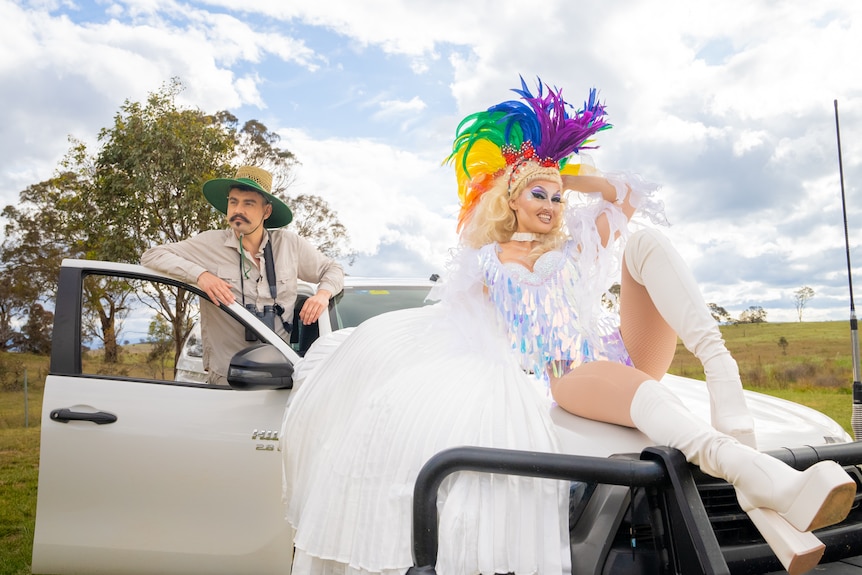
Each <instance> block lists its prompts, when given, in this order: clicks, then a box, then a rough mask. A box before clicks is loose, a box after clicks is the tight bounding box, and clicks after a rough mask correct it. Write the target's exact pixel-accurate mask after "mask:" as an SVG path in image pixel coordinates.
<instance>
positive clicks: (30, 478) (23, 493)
mask: <svg viewBox="0 0 862 575" xmlns="http://www.w3.org/2000/svg"><path fill="white" fill-rule="evenodd" d="M722 332H723V333H724V336H725V340H726V341H727V346H728V348H729V349H730V350H731V352H732V353H733V355H734V356H735V357H736V359H737V361H738V363H739V366H740V372H741V373H742V377H743V382H744V384H745V387H746V388H747V389H751V390H755V391H759V392H762V393H767V394H770V395H775V396H778V397H781V398H784V399H789V400H791V401H795V402H798V403H801V404H804V405H808V406H810V407H813V408H815V409H817V410H819V411H822V412H823V413H826V414H827V415H829V416H830V417H832V418H833V419H835V420H836V421H837V422H838V423H840V424H841V425H842V426H843V427H844V428H845V429H846V430H847V431H848V432H851V428H850V415H851V409H852V395H851V385H852V381H853V361H852V359H853V358H852V350H851V344H850V328H849V325H848V323H846V322H811V323H809V322H802V323H763V324H747V325H735V326H725V327H722ZM145 351H146V350H144V349H134V348H133V347H130V348H129V349H126V350H125V358H126V361H127V362H128V364H129V365H132V364H137V365H140V364H141V361H140V358H137V359H136V358H134V355H135V354H138V353H145ZM88 361H93V362H98V359H97V358H96V357H91V358H90V359H88ZM24 368H26V371H27V378H28V388H29V393H28V397H27V404H28V411H29V427H25V421H26V419H25V413H24V403H25V402H24V393H23V378H22V374H23V369H24ZM47 369H48V360H47V358H44V357H36V356H26V355H18V354H3V353H0V389H2V390H4V391H0V575H26V574H29V573H30V556H31V553H32V545H33V530H34V525H35V519H36V486H37V478H38V468H39V419H40V416H41V409H42V389H43V387H44V382H45V375H46V373H47ZM119 369H120V370H125V369H127V368H126V367H124V366H120V368H119ZM95 371H101V370H98V369H97V370H95ZM671 373H674V374H676V375H683V376H687V377H694V378H697V379H703V370H702V369H701V368H700V363H699V362H698V361H697V360H696V359H695V358H694V357H693V356H692V355H691V354H690V353H689V352H688V351H686V350H685V349H684V348H683V347H682V345H679V346H678V348H677V355H676V358H675V360H674V363H673V366H672V368H671ZM851 434H852V432H851Z"/></svg>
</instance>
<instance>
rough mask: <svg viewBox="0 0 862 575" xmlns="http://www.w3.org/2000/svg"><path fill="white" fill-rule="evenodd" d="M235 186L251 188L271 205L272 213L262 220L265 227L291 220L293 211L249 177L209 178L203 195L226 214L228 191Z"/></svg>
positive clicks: (275, 225) (286, 222)
mask: <svg viewBox="0 0 862 575" xmlns="http://www.w3.org/2000/svg"><path fill="white" fill-rule="evenodd" d="M237 187H243V188H252V189H253V190H254V191H256V192H260V193H261V194H263V197H265V198H266V199H267V200H268V201H269V203H270V204H271V205H272V213H271V214H270V215H269V217H268V218H266V220H264V222H263V226H264V227H265V228H268V229H273V228H281V227H284V226H286V225H287V224H289V223H290V222H291V221H293V212H291V211H290V208H288V207H287V204H285V203H284V202H283V201H281V200H280V199H279V198H278V197H276V196H274V195H272V194H270V193H269V192H267V191H266V190H264V189H263V188H261V187H260V184H258V183H257V182H255V181H254V180H251V179H247V178H239V179H236V180H235V179H232V178H216V179H214V180H209V181H207V182H206V183H204V197H205V198H206V200H207V201H208V202H209V203H210V205H211V206H212V207H214V208H215V209H217V210H218V211H220V212H221V213H223V214H227V195H228V192H230V191H231V189H232V188H237Z"/></svg>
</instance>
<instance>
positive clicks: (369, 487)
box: [281, 304, 570, 575]
mask: <svg viewBox="0 0 862 575" xmlns="http://www.w3.org/2000/svg"><path fill="white" fill-rule="evenodd" d="M479 308H480V309H479V311H478V312H477V308H476V306H472V307H471V308H470V309H471V312H470V313H471V314H472V315H474V316H476V315H483V314H484V315H485V317H484V318H481V320H480V319H479V318H477V317H471V318H466V317H460V318H459V319H460V321H454V320H453V313H456V312H455V311H454V310H453V309H451V308H448V307H447V306H446V305H445V304H436V305H432V306H427V307H424V308H418V309H410V310H403V311H398V312H392V313H388V314H385V315H382V316H378V317H376V318H372V319H370V320H368V321H366V322H365V323H363V324H362V325H360V326H359V327H358V328H356V329H355V330H354V331H353V332H352V333H351V334H350V335H349V336H348V337H347V338H345V339H344V341H343V343H341V344H340V345H338V346H337V347H336V346H334V345H332V342H325V343H324V349H323V350H315V349H314V348H312V350H310V352H309V356H310V357H308V359H310V360H311V361H310V362H309V366H306V367H307V371H306V372H305V374H304V379H303V381H302V383H301V386H300V387H299V391H298V392H297V393H296V395H295V396H294V398H293V399H292V401H291V404H290V406H289V407H288V410H287V411H286V414H285V420H284V425H283V429H282V435H281V437H282V440H281V441H282V452H283V458H284V499H285V503H286V505H287V520H288V521H289V522H290V523H291V524H292V525H293V526H294V528H295V529H296V540H295V545H296V552H295V561H294V567H293V573H295V574H296V573H302V574H306V573H308V574H315V575H329V574H333V575H334V574H339V575H342V574H352V575H364V574H370V573H385V574H395V573H404V572H405V571H406V570H407V569H408V568H409V567H410V566H411V565H412V564H413V558H412V538H411V537H412V525H411V519H412V495H413V486H414V482H415V479H416V476H417V475H418V473H419V470H420V469H421V467H422V465H424V464H425V462H426V461H427V460H428V459H429V458H430V457H431V456H433V455H434V454H436V453H438V452H440V451H442V450H444V449H447V448H450V447H457V446H465V445H470V446H482V447H500V448H506V449H523V450H530V451H544V452H559V447H558V442H557V438H556V435H555V431H554V425H553V423H552V422H551V420H550V417H549V415H548V410H549V408H550V406H551V400H550V399H549V398H548V397H547V395H546V393H545V390H544V387H543V386H542V385H541V384H540V383H538V382H537V381H536V380H534V379H532V378H530V377H529V376H527V375H526V374H525V373H524V372H523V371H522V370H521V369H520V368H519V366H518V363H517V360H516V358H515V357H514V355H513V354H512V352H511V348H510V347H509V344H508V342H507V341H506V338H505V336H504V335H503V334H502V333H500V331H499V330H496V329H494V327H493V326H494V325H495V324H494V317H493V313H494V312H493V309H492V308H491V307H490V305H489V304H486V305H484V307H483V306H482V305H481V304H480V305H479ZM333 348H334V350H333V351H331V353H329V351H328V350H332V349H333ZM322 354H326V355H327V357H326V359H325V360H322V361H321V360H320V359H321V358H320V357H319V356H320V355H322ZM315 358H316V359H315ZM438 497H439V504H438V513H439V528H440V549H439V553H438V563H437V566H436V567H437V573H439V574H441V575H454V574H473V573H489V574H492V573H517V574H519V575H520V574H528V573H542V574H556V573H567V572H569V571H570V556H569V544H568V542H569V536H568V483H567V482H563V481H555V480H549V479H538V478H528V477H515V476H506V475H491V474H480V473H475V472H459V473H456V474H453V475H452V476H450V477H449V478H448V479H447V480H445V481H444V483H443V485H442V486H441V489H440V493H439V494H438Z"/></svg>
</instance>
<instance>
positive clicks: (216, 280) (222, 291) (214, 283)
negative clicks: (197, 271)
mask: <svg viewBox="0 0 862 575" xmlns="http://www.w3.org/2000/svg"><path fill="white" fill-rule="evenodd" d="M198 287H199V288H201V289H202V290H204V292H205V293H206V294H207V295H208V296H209V297H210V299H211V300H212V301H213V302H215V303H216V305H218V304H224V305H230V304H232V303H233V302H234V300H235V299H236V298H235V297H234V295H233V291H231V289H230V284H229V283H227V282H226V281H224V280H223V279H221V278H220V277H218V276H217V275H215V274H212V273H210V272H204V273H202V274H201V275H199V276H198Z"/></svg>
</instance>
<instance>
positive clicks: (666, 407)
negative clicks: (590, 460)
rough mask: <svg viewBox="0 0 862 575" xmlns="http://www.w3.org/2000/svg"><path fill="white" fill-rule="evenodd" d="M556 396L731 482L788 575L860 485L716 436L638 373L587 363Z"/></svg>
mask: <svg viewBox="0 0 862 575" xmlns="http://www.w3.org/2000/svg"><path fill="white" fill-rule="evenodd" d="M551 390H552V392H553V394H554V399H556V401H557V402H558V403H559V404H560V406H561V407H563V408H564V409H566V410H567V411H571V412H572V413H575V414H577V415H581V416H583V417H589V418H592V419H598V420H601V421H607V422H609V423H616V424H619V425H628V426H633V427H637V428H638V429H639V430H641V431H642V432H643V433H645V434H646V435H647V436H649V438H650V439H652V440H653V441H655V442H656V443H657V444H659V445H668V446H670V447H674V448H677V449H679V450H680V451H682V452H683V454H684V455H685V456H686V459H688V461H690V462H692V463H694V464H695V465H698V466H699V467H700V468H701V469H702V470H703V471H704V472H705V473H708V474H710V475H712V476H714V477H718V478H721V479H724V480H725V481H727V482H729V483H731V484H732V485H733V486H734V488H735V489H736V493H737V498H738V499H739V503H740V505H741V506H742V508H743V510H744V511H745V512H746V513H748V515H749V517H750V518H751V519H752V521H753V522H754V524H755V525H756V526H757V528H758V530H759V531H760V533H761V534H762V535H763V537H764V539H766V541H767V543H769V546H770V547H771V548H772V550H773V551H774V552H775V554H776V556H777V557H778V558H779V560H780V561H781V562H782V564H783V565H784V567H785V569H787V571H788V572H789V573H790V574H791V575H797V574H800V573H804V572H805V571H808V570H809V569H811V568H812V567H814V566H815V565H816V564H817V563H818V562H819V560H820V557H821V556H822V554H823V549H824V547H823V545H822V543H820V541H819V540H818V539H817V538H816V537H815V536H814V535H813V534H811V533H810V531H811V530H813V529H819V528H821V527H825V526H827V525H831V524H833V523H837V522H839V521H842V520H843V519H844V517H846V515H847V513H848V512H849V510H850V506H851V505H852V503H853V498H854V496H855V494H856V484H855V483H854V482H853V480H852V479H850V477H849V476H848V475H847V473H846V472H845V471H844V470H843V469H842V468H841V466H839V465H838V464H837V463H835V462H833V461H824V462H821V463H818V464H816V465H814V466H812V467H810V468H808V469H807V470H805V471H803V472H800V471H797V470H795V469H793V468H791V467H790V466H788V465H785V464H784V463H783V462H781V461H780V460H778V459H776V458H774V457H771V456H769V455H766V454H764V453H760V452H758V451H756V450H754V449H752V448H750V447H748V446H746V445H744V444H742V443H740V442H738V441H737V440H736V439H734V438H733V437H731V436H729V435H725V434H723V433H721V432H719V431H717V430H715V429H714V428H713V427H711V426H710V425H709V424H707V423H706V422H705V421H703V420H701V419H700V418H698V417H696V416H695V415H694V414H692V413H691V411H689V410H688V408H686V407H685V406H684V405H683V404H682V402H680V400H679V399H678V398H677V397H676V396H675V395H674V394H673V393H672V392H670V390H668V389H667V388H666V387H665V386H664V385H663V384H661V383H659V382H657V381H655V380H652V379H650V378H649V377H648V376H646V374H644V373H643V372H641V371H639V370H637V369H634V368H631V367H628V366H624V365H621V364H616V363H610V362H593V363H588V364H584V365H581V366H579V367H577V368H576V369H574V370H573V371H571V372H569V373H567V374H566V375H564V376H562V377H560V378H557V379H553V380H552V382H551Z"/></svg>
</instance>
